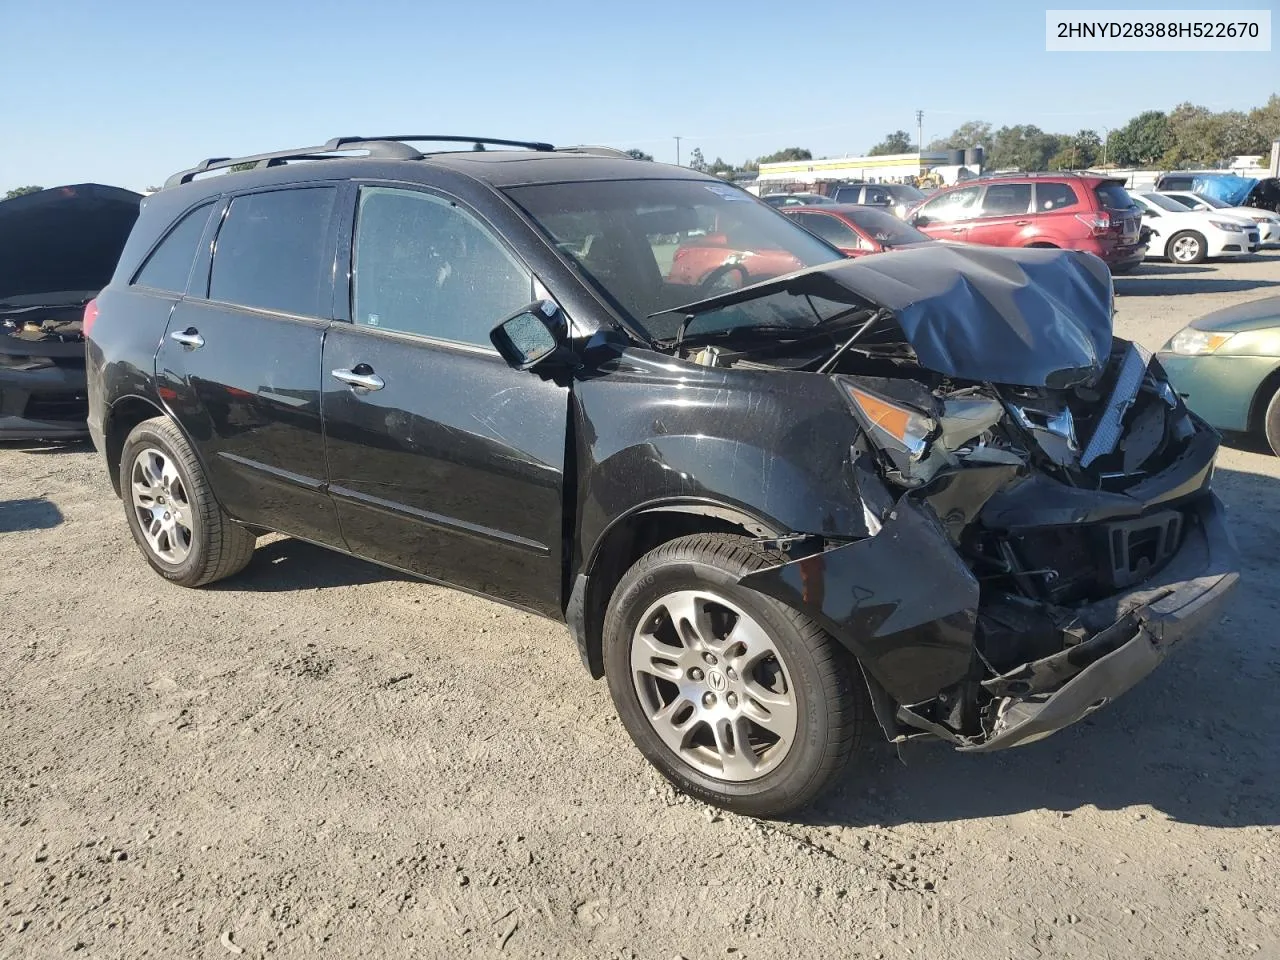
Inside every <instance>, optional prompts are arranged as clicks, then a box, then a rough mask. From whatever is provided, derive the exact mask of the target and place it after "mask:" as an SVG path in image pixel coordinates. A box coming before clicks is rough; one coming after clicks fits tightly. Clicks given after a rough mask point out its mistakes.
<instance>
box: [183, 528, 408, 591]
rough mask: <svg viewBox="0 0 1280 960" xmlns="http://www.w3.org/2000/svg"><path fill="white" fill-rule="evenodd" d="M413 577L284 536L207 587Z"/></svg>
mask: <svg viewBox="0 0 1280 960" xmlns="http://www.w3.org/2000/svg"><path fill="white" fill-rule="evenodd" d="M412 579H414V578H413V577H409V576H407V575H406V574H403V573H400V572H398V571H396V570H390V569H388V568H387V567H382V566H379V565H378V564H376V563H370V562H369V561H367V560H360V559H357V558H356V557H353V556H350V555H348V554H345V553H338V552H337V551H335V550H326V549H325V548H324V547H318V546H316V545H315V544H311V543H306V542H304V541H302V540H292V539H290V538H288V537H285V538H282V539H279V540H272V541H271V542H269V543H264V544H261V545H260V546H259V547H258V549H257V550H255V551H254V553H253V559H252V560H251V561H250V562H249V566H248V567H246V568H245V570H244V572H243V573H241V574H239V575H238V576H235V577H232V578H231V579H230V580H225V581H222V582H220V583H216V584H213V585H211V586H210V587H208V588H206V589H210V590H229V591H238V590H252V591H253V592H255V593H280V592H288V591H290V590H318V589H328V588H330V587H347V586H352V585H353V584H358V583H382V582H384V581H388V580H412Z"/></svg>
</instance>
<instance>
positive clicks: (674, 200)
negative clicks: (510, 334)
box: [507, 180, 842, 340]
mask: <svg viewBox="0 0 1280 960" xmlns="http://www.w3.org/2000/svg"><path fill="white" fill-rule="evenodd" d="M507 195H508V196H509V197H511V199H512V200H513V201H515V202H516V203H517V204H518V205H519V206H520V207H521V208H523V209H524V211H525V212H526V213H527V214H528V215H529V216H530V217H531V218H532V219H533V221H534V222H535V223H536V224H537V225H538V226H539V227H540V228H541V229H542V231H543V232H544V233H545V234H546V235H547V236H548V237H550V239H551V241H552V242H553V243H554V244H555V246H556V248H557V249H558V250H559V251H560V252H561V254H563V255H564V256H566V257H568V258H569V259H571V260H572V261H573V262H574V263H575V264H576V265H577V266H578V267H579V268H580V270H581V272H582V273H583V274H585V275H586V277H587V278H588V279H589V280H590V282H591V283H592V284H593V285H594V286H595V287H596V289H597V290H598V291H599V292H600V293H601V294H602V295H603V296H604V298H605V299H606V300H608V301H609V302H610V303H611V304H612V305H613V306H614V307H615V308H617V309H618V310H619V311H620V312H621V313H622V314H623V315H624V317H626V318H627V319H628V320H630V321H631V323H632V324H633V325H635V326H636V327H637V328H639V329H642V330H645V331H647V332H648V333H649V335H650V336H652V337H653V338H655V339H660V340H665V339H670V338H671V337H673V336H674V335H675V333H676V331H677V330H678V329H679V326H680V321H681V317H679V316H678V315H674V314H663V315H661V316H657V317H654V318H653V319H649V317H650V315H651V314H657V313H659V312H660V311H664V310H670V309H671V308H672V307H677V306H680V305H682V304H686V303H691V302H693V301H695V300H702V299H704V298H706V297H710V296H713V295H715V294H717V293H724V292H726V291H728V290H733V289H736V288H738V287H743V286H746V285H748V284H751V283H758V282H759V281H761V280H767V279H770V278H772V277H776V276H780V275H782V274H784V273H791V272H792V271H795V270H801V269H804V268H806V267H812V266H816V265H817V264H820V263H828V262H830V261H832V260H839V259H841V257H842V254H841V253H840V251H838V250H836V249H835V248H834V247H830V246H828V245H827V244H825V243H823V242H822V241H821V240H819V239H818V238H817V237H815V236H813V235H812V234H810V233H808V232H807V231H805V230H803V229H802V228H800V227H799V226H797V225H796V224H794V223H792V222H791V221H790V220H788V219H787V218H786V217H784V216H782V215H781V214H779V213H777V212H776V211H775V210H773V209H771V208H770V207H768V206H766V205H765V204H763V203H760V202H759V201H758V200H756V199H755V198H754V197H752V196H751V195H750V194H748V193H745V192H744V191H742V190H739V189H738V188H737V187H734V186H730V185H729V184H727V183H725V184H720V183H714V182H708V181H705V180H608V181H597V182H586V183H555V184H539V185H534V186H525V187H512V188H510V189H509V190H508V191H507ZM743 322H744V323H748V324H749V323H751V322H752V321H751V320H750V319H749V318H746V317H745V315H744V320H743ZM809 322H812V318H810V320H809Z"/></svg>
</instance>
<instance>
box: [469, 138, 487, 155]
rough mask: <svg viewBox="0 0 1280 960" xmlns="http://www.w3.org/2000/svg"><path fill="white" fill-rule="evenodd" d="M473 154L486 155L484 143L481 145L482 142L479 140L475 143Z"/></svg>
mask: <svg viewBox="0 0 1280 960" xmlns="http://www.w3.org/2000/svg"><path fill="white" fill-rule="evenodd" d="M471 152H472V153H484V144H483V143H480V142H479V141H478V140H477V141H476V142H475V143H473V144H472V145H471Z"/></svg>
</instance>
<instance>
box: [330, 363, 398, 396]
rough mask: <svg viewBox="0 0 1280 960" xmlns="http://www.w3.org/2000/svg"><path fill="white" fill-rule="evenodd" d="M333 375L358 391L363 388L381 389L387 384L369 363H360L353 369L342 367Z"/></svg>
mask: <svg viewBox="0 0 1280 960" xmlns="http://www.w3.org/2000/svg"><path fill="white" fill-rule="evenodd" d="M333 376H334V378H335V379H337V380H341V381H342V382H343V383H345V384H346V385H347V386H349V387H351V388H352V389H354V390H355V391H357V392H359V391H361V390H381V389H382V388H383V387H385V386H386V385H387V382H386V381H385V380H383V379H382V378H381V377H380V376H378V375H377V374H376V373H374V372H373V368H372V367H371V366H369V365H368V364H367V363H358V364H356V366H355V368H354V369H352V370H348V369H346V368H345V367H340V368H339V369H337V370H334V371H333Z"/></svg>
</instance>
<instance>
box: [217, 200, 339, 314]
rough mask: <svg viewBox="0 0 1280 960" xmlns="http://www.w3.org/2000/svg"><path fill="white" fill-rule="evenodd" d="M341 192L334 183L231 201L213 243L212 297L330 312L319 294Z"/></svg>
mask: <svg viewBox="0 0 1280 960" xmlns="http://www.w3.org/2000/svg"><path fill="white" fill-rule="evenodd" d="M337 196H338V191H337V190H336V189H335V188H333V187H306V188H301V189H295V190H275V191H272V192H270V193H250V194H246V195H244V196H240V197H236V198H235V199H234V200H232V201H231V206H230V208H229V209H228V210H227V216H226V219H224V220H223V223H222V229H221V230H219V231H218V239H217V241H216V243H215V245H214V252H213V272H212V274H211V276H210V279H209V299H210V300H221V301H224V302H226V303H234V304H238V305H240V306H245V307H257V308H259V309H262V310H278V311H280V312H282V313H293V314H298V315H299V316H304V317H324V316H327V315H328V314H329V309H328V297H327V296H325V297H323V298H322V297H321V292H322V290H323V291H325V292H326V293H327V292H328V289H329V288H328V285H327V284H326V283H325V278H326V276H328V275H330V274H331V272H332V262H331V261H328V257H327V256H326V253H327V251H328V250H329V223H330V218H331V216H332V214H333V209H334V204H335V202H336V200H337ZM326 261H328V262H326Z"/></svg>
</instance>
